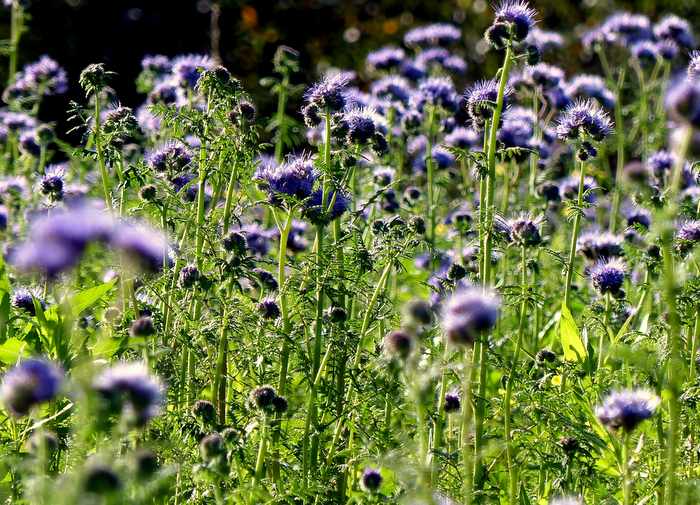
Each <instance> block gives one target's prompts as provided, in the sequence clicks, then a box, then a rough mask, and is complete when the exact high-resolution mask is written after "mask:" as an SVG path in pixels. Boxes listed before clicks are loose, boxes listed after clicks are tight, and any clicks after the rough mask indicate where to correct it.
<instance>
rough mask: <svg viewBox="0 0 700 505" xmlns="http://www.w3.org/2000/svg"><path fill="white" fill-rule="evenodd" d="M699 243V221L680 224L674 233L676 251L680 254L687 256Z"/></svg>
mask: <svg viewBox="0 0 700 505" xmlns="http://www.w3.org/2000/svg"><path fill="white" fill-rule="evenodd" d="M698 242H700V220H697V219H695V220H688V221H684V222H682V223H681V224H680V225H679V227H678V231H676V249H678V251H679V252H680V253H681V254H687V253H688V252H689V251H690V250H691V249H693V247H695V245H696V244H697V243H698Z"/></svg>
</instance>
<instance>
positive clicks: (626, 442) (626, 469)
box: [622, 431, 632, 505]
mask: <svg viewBox="0 0 700 505" xmlns="http://www.w3.org/2000/svg"><path fill="white" fill-rule="evenodd" d="M629 452H630V434H629V433H628V432H627V431H625V432H624V433H623V435H622V505H632V477H631V475H630V461H629V457H630V456H629Z"/></svg>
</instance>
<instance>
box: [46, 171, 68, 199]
mask: <svg viewBox="0 0 700 505" xmlns="http://www.w3.org/2000/svg"><path fill="white" fill-rule="evenodd" d="M65 175H66V166H65V165H63V164H60V165H49V166H48V167H46V170H45V173H44V176H43V177H42V178H41V183H40V188H41V192H42V193H43V194H45V195H46V196H48V197H49V198H50V199H51V200H53V201H59V200H63V186H64V180H63V179H64V177H65Z"/></svg>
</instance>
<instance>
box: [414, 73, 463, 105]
mask: <svg viewBox="0 0 700 505" xmlns="http://www.w3.org/2000/svg"><path fill="white" fill-rule="evenodd" d="M414 98H415V99H416V105H417V107H418V109H419V110H423V108H424V107H425V105H432V106H439V107H442V108H443V109H445V110H447V111H454V110H455V109H456V108H457V93H456V92H455V87H454V84H453V83H452V80H451V79H450V78H448V77H430V78H428V79H426V80H425V81H422V82H421V83H420V84H419V85H418V91H417V92H416V94H415V96H414Z"/></svg>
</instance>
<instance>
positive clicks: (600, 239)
mask: <svg viewBox="0 0 700 505" xmlns="http://www.w3.org/2000/svg"><path fill="white" fill-rule="evenodd" d="M623 242H624V240H623V238H622V237H621V236H619V235H615V234H613V233H609V232H603V233H601V232H600V231H597V230H592V231H588V232H586V233H582V234H581V236H580V237H579V238H578V241H577V242H576V250H577V251H578V252H580V253H581V254H583V255H584V256H585V257H586V259H588V260H591V261H596V260H605V259H613V258H620V257H622V256H624V254H625V251H624V249H623V248H622V244H623Z"/></svg>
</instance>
